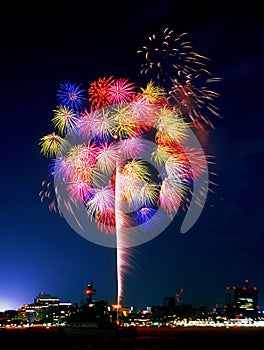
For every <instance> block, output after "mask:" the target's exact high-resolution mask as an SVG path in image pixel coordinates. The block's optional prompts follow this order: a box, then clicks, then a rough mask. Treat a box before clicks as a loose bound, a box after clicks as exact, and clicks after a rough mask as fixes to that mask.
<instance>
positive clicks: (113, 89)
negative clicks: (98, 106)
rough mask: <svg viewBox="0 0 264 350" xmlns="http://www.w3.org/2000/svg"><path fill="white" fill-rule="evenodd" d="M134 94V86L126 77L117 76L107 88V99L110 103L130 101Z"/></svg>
mask: <svg viewBox="0 0 264 350" xmlns="http://www.w3.org/2000/svg"><path fill="white" fill-rule="evenodd" d="M135 94H136V86H135V85H134V83H131V82H130V81H129V80H128V79H124V78H118V79H115V80H114V81H113V83H112V84H111V85H110V86H109V88H108V94H107V95H108V99H109V102H110V104H111V105H113V104H120V103H126V102H130V101H131V100H132V98H133V96H134V95H135Z"/></svg>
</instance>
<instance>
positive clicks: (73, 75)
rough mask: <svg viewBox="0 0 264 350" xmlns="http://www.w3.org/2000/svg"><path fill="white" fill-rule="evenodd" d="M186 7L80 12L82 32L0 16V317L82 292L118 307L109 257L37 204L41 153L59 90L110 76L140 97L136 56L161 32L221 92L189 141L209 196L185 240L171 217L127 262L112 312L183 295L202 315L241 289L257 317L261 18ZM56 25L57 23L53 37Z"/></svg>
mask: <svg viewBox="0 0 264 350" xmlns="http://www.w3.org/2000/svg"><path fill="white" fill-rule="evenodd" d="M192 6H193V8H192V11H191V12H190V9H189V8H188V6H187V5H184V4H181V5H178V4H175V3H174V2H173V1H162V2H161V1H155V2H152V3H151V2H150V3H149V2H144V3H142V2H138V3H137V2H136V3H135V2H133V3H132V2H131V3H130V4H129V3H128V7H129V10H125V9H124V8H120V6H119V5H118V4H117V3H112V4H111V5H109V7H105V6H102V4H101V3H100V2H98V3H97V4H91V5H89V8H90V15H89V18H87V12H86V11H82V9H81V8H77V7H74V8H72V9H71V13H69V12H68V9H66V8H65V7H62V8H61V9H60V12H57V10H55V9H51V8H49V6H47V7H43V8H42V10H41V11H39V10H35V9H33V8H32V7H31V6H29V5H26V4H24V5H23V8H22V7H21V14H23V15H19V16H18V13H19V11H17V14H14V13H13V11H12V10H11V8H8V7H7V9H5V10H4V11H3V13H4V14H3V21H2V23H1V29H2V32H3V33H5V35H4V36H3V40H2V44H1V49H0V54H1V55H0V59H1V77H2V84H1V96H2V99H3V103H2V110H1V112H2V116H3V118H2V119H3V120H2V122H3V124H2V128H3V129H2V130H3V133H2V137H1V141H2V147H1V152H2V171H1V184H2V201H1V204H2V205H1V235H0V244H1V270H0V271H1V272H0V311H1V310H2V309H3V308H6V307H7V308H16V307H18V306H19V305H21V304H22V303H21V301H23V300H30V297H31V296H32V297H33V296H34V295H37V294H38V293H39V291H41V290H46V291H47V292H48V293H50V294H55V295H56V294H59V295H60V296H61V298H62V299H63V300H64V299H67V298H69V299H71V300H72V301H73V302H78V301H79V297H80V295H79V293H80V291H81V290H82V288H83V287H84V286H85V285H86V282H87V281H93V282H94V284H95V285H96V288H97V296H98V299H107V300H109V302H111V303H112V302H114V301H115V300H116V296H117V276H116V251H115V249H114V248H108V247H104V246H101V245H98V244H95V243H93V242H90V241H89V240H87V239H84V238H83V237H81V235H79V234H78V233H77V232H75V231H74V230H73V229H72V228H71V227H70V226H69V224H68V223H67V222H66V220H65V219H64V218H63V217H61V216H60V215H58V214H56V213H54V212H50V211H49V209H48V206H47V204H46V202H43V203H41V201H40V198H39V192H40V191H41V189H42V188H41V183H42V181H43V180H46V179H47V174H48V169H49V161H48V160H45V159H43V156H42V155H41V154H40V148H39V145H38V142H39V139H40V138H41V137H42V136H43V135H45V134H47V133H48V132H49V131H51V130H52V123H51V117H52V111H53V110H54V108H55V107H56V103H57V101H56V91H57V89H58V88H59V85H60V84H61V83H62V82H63V81H72V82H76V83H78V84H82V86H83V87H84V89H87V88H88V86H89V84H90V83H91V82H93V81H95V80H97V79H98V78H100V77H104V76H106V77H108V76H111V75H113V76H118V77H121V78H127V79H130V80H131V81H134V82H135V83H136V84H137V85H138V86H143V85H144V76H143V75H141V74H140V63H141V61H140V60H141V57H140V56H139V55H138V54H137V50H139V49H140V48H142V46H143V45H145V44H146V42H147V39H148V37H149V35H152V34H154V33H156V32H159V31H162V30H164V28H165V27H170V28H172V29H173V30H174V31H175V32H176V33H177V34H181V33H184V32H187V33H188V39H189V40H190V41H191V43H192V45H193V47H194V49H195V50H196V51H198V52H199V53H201V54H203V55H205V56H206V57H208V58H209V62H208V63H209V65H210V71H212V73H213V76H216V77H221V78H222V81H221V83H219V84H218V88H217V91H218V92H219V93H220V97H219V98H218V99H217V102H216V105H217V106H218V107H219V112H220V115H221V117H220V118H217V117H213V121H214V124H215V128H214V129H210V130H206V132H205V131H204V132H202V133H200V135H199V136H198V138H199V140H200V142H201V144H202V145H203V146H204V147H205V149H206V151H207V154H209V155H210V156H212V159H213V162H212V164H209V171H210V191H209V192H208V195H207V198H206V203H205V206H204V208H203V211H202V213H201V215H200V216H199V218H198V220H197V221H196V223H195V224H194V225H193V227H192V228H191V229H190V230H189V231H188V232H186V233H185V234H182V233H180V227H181V224H182V222H183V219H184V217H185V212H184V211H179V213H177V215H176V216H175V218H174V220H173V221H172V222H171V224H170V225H169V226H168V227H167V229H166V230H164V232H162V233H161V234H160V235H158V236H157V237H155V238H154V239H152V240H150V241H149V242H146V243H144V244H142V245H139V246H137V247H133V248H131V250H130V253H131V256H129V257H131V258H130V263H131V266H130V268H129V269H128V271H127V274H126V276H125V280H124V301H123V303H124V304H130V305H133V304H135V305H138V307H139V308H143V307H145V306H146V304H147V302H148V301H149V303H150V304H151V305H155V304H160V303H161V302H162V298H163V296H164V294H166V295H175V293H177V292H178V291H179V290H180V289H181V288H183V289H184V298H186V300H188V301H189V303H190V304H192V305H194V306H196V305H208V304H209V305H211V304H212V303H219V302H221V301H222V296H223V288H225V286H226V285H232V284H235V285H239V284H240V282H241V281H243V280H244V279H245V278H247V279H249V281H250V283H251V281H252V282H253V283H254V284H255V285H256V286H257V287H258V289H259V291H260V293H259V304H260V307H263V305H264V294H263V290H264V281H263V278H262V275H263V271H262V270H263V251H262V245H263V244H262V243H263V235H262V213H261V209H262V196H261V171H260V169H259V167H260V159H261V156H262V155H263V137H262V130H263V118H262V91H263V65H262V62H263V54H264V49H263V39H262V37H263V33H264V28H263V23H262V19H261V15H260V14H261V13H262V12H261V11H260V9H258V7H259V5H258V4H255V5H254V4H252V5H251V6H250V8H248V7H247V6H245V5H242V4H240V7H239V10H238V9H237V8H236V7H235V6H234V7H232V5H230V6H229V7H228V8H227V7H226V6H224V5H223V6H219V7H218V8H215V9H213V8H211V7H208V5H205V4H204V5H203V4H199V5H198V4H197V5H192ZM18 7H19V5H18ZM18 10H19V9H18ZM32 11H33V15H31V13H32ZM58 18H61V19H63V18H67V21H66V23H64V24H63V25H62V23H61V22H60V21H58ZM10 27H12V28H13V29H12V30H11V29H10ZM13 33H15V34H13ZM18 291H19V292H18ZM164 291H166V293H164Z"/></svg>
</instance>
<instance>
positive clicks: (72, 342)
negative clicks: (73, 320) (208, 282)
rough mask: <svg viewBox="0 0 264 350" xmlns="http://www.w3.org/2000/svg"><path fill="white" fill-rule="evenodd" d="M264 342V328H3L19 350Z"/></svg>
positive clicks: (170, 349) (1, 338)
mask: <svg viewBox="0 0 264 350" xmlns="http://www.w3.org/2000/svg"><path fill="white" fill-rule="evenodd" d="M263 341H264V328H263V327H259V328H257V327H237V328H235V327H230V328H221V327H220V328H215V327H206V328H203V327H187V328H185V327H176V328H169V327H137V328H132V327H129V328H120V329H115V330H114V329H105V330H100V329H98V330H96V329H78V328H76V329H66V328H64V327H52V328H45V327H32V328H25V329H21V328H20V329H0V344H1V349H3V350H5V349H11V350H16V349H20V348H26V349H28V350H31V349H32V350H33V349H34V350H43V349H47V350H78V349H79V350H84V349H86V350H87V349H91V350H108V349H109V350H139V349H140V350H174V349H176V348H178V347H179V346H184V347H202V348H203V349H211V348H212V347H214V346H216V345H217V347H221V346H222V347H223V348H229V346H231V345H233V344H235V346H236V347H239V348H240V349H246V348H249V347H252V346H254V345H256V344H261V343H262V342H263Z"/></svg>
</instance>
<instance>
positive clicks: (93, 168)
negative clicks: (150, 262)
mask: <svg viewBox="0 0 264 350" xmlns="http://www.w3.org/2000/svg"><path fill="white" fill-rule="evenodd" d="M184 35H185V34H182V35H180V36H179V37H176V38H175V37H174V36H173V31H170V30H168V29H166V30H165V31H164V32H163V36H164V39H163V40H162V44H161V46H160V47H157V46H155V45H156V36H152V37H150V38H149V40H150V42H151V44H152V45H154V46H153V47H152V48H149V47H147V46H144V48H143V49H142V50H139V53H144V54H145V58H146V62H145V63H143V64H142V67H141V68H142V70H141V73H142V74H146V75H147V74H149V73H150V72H151V73H153V72H158V73H157V75H156V77H155V76H154V75H155V74H152V77H151V79H150V80H149V81H148V82H147V83H146V86H138V85H137V84H136V83H134V82H131V81H130V80H129V79H128V78H124V77H121V78H117V77H114V76H109V77H100V78H98V80H96V81H93V82H90V83H89V84H88V85H87V87H85V88H83V87H82V86H81V85H80V84H79V85H78V84H76V83H75V82H74V83H73V82H69V81H65V82H63V83H62V84H61V85H60V87H59V89H58V92H57V106H56V108H55V109H54V110H53V118H52V123H53V125H54V128H55V131H52V132H51V133H50V134H47V135H46V136H44V137H42V138H41V139H40V140H39V146H40V152H41V153H42V154H43V155H44V156H46V157H48V158H51V166H50V173H49V176H50V177H51V178H52V177H53V182H54V183H55V185H54V184H53V187H52V186H51V185H50V182H48V184H49V185H48V188H47V182H45V181H44V182H43V184H44V187H46V188H43V190H42V191H41V192H40V197H41V199H42V200H44V199H45V198H46V197H47V198H50V197H51V194H50V192H49V189H51V188H53V190H54V191H55V192H56V190H57V192H56V194H57V195H58V194H59V190H58V188H57V186H56V184H58V182H59V183H60V184H61V183H63V186H64V188H65V189H66V192H67V199H66V200H65V198H63V201H64V202H65V201H67V207H68V208H71V206H70V205H69V203H78V205H81V206H82V208H84V210H85V213H86V215H87V219H88V220H89V221H90V222H93V223H95V224H96V227H97V229H98V232H100V233H98V234H101V233H104V234H106V235H112V236H114V237H115V239H116V241H117V242H119V241H122V242H124V240H126V236H125V235H126V228H130V227H134V228H135V227H139V226H143V227H144V228H146V229H145V230H144V234H146V235H147V234H148V232H149V231H148V230H152V228H153V225H155V221H154V224H153V221H152V219H153V218H155V217H157V218H158V219H157V220H160V217H159V215H160V209H162V212H163V213H165V214H166V215H167V216H168V217H169V218H171V219H172V218H173V216H174V215H175V213H176V212H177V211H178V209H179V208H180V207H184V206H188V203H189V201H190V197H191V196H192V194H193V187H194V184H195V182H196V181H197V180H198V179H199V177H200V176H201V175H202V174H203V173H204V172H206V171H207V158H206V156H205V155H204V150H203V149H202V147H195V148H194V147H191V146H190V144H189V143H188V137H189V135H190V134H189V129H190V128H195V127H197V126H199V127H203V125H206V126H212V123H211V122H210V119H209V117H208V114H207V113H206V112H211V113H213V114H215V115H216V114H217V109H216V108H215V107H214V105H213V100H214V98H215V97H217V93H215V92H214V91H211V90H209V89H208V88H206V87H205V86H206V84H205V85H202V87H200V88H199V87H197V85H196V81H198V79H199V78H200V77H201V76H202V78H203V76H204V74H207V75H208V74H209V73H208V71H207V70H206V61H207V60H206V58H205V57H203V56H201V55H198V54H197V53H195V52H193V51H192V49H191V46H190V44H189V43H188V42H183V41H182V38H183V36H184ZM170 62H172V64H171V67H170V69H169V70H168V67H167V65H168V64H170ZM165 63H166V65H165ZM216 80H218V79H213V78H211V79H207V83H208V82H213V81H216ZM168 86H169V89H168V88H167V87H168ZM149 144H151V145H152V146H151V148H149ZM146 150H147V151H148V152H149V154H148V156H147V157H146V156H143V154H145V153H146ZM144 152H145V153H144ZM61 203H62V200H61V202H60V201H59V200H58V201H54V200H53V202H52V205H51V208H54V210H56V211H57V212H59V213H60V214H61V213H62V211H61V208H60V204H61ZM64 204H65V203H64ZM116 247H117V248H124V247H127V246H126V245H122V244H119V243H117V245H116ZM117 262H118V268H119V269H118V271H119V270H120V269H121V265H122V249H119V250H118V252H117ZM123 262H124V261H123ZM118 284H119V293H118V294H119V298H118V299H119V300H118V302H120V295H121V285H122V282H121V277H120V273H119V283H118Z"/></svg>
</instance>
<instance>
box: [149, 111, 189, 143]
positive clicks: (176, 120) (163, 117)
mask: <svg viewBox="0 0 264 350" xmlns="http://www.w3.org/2000/svg"><path fill="white" fill-rule="evenodd" d="M155 127H156V129H157V133H156V139H157V140H160V141H163V142H166V141H176V142H180V141H182V140H184V139H186V137H187V128H189V124H188V123H186V122H184V120H183V119H182V118H181V117H179V116H177V115H175V113H173V112H172V111H171V110H169V109H168V108H166V107H163V108H162V109H161V110H160V112H159V115H158V120H157V122H156V124H155Z"/></svg>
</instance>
